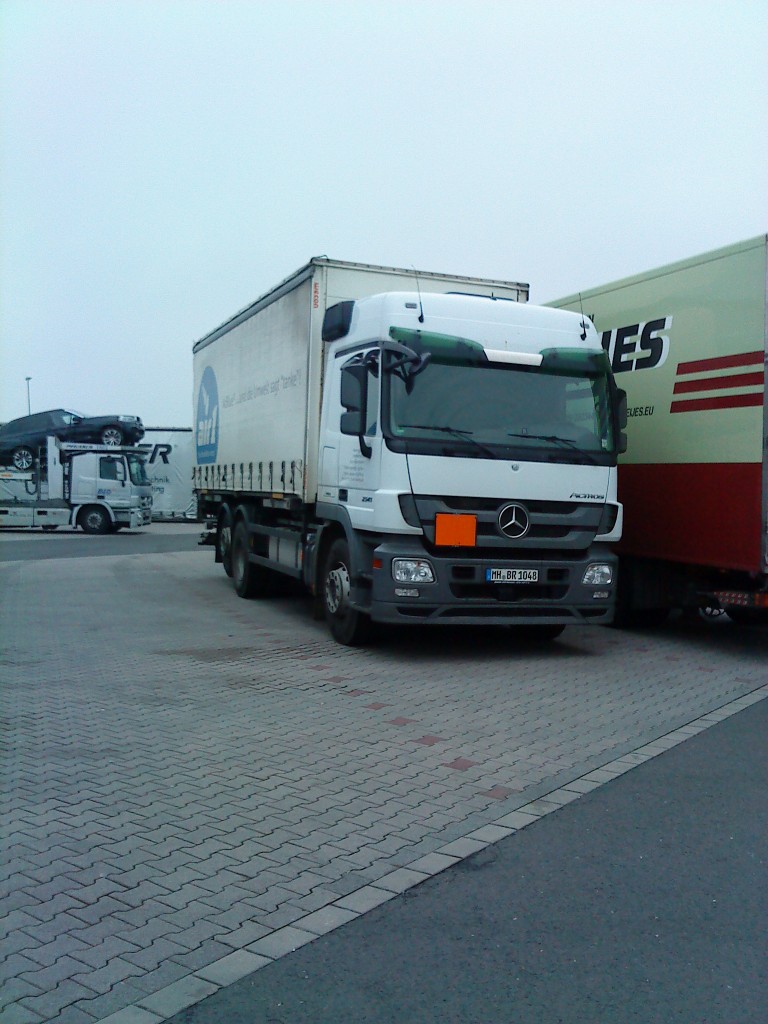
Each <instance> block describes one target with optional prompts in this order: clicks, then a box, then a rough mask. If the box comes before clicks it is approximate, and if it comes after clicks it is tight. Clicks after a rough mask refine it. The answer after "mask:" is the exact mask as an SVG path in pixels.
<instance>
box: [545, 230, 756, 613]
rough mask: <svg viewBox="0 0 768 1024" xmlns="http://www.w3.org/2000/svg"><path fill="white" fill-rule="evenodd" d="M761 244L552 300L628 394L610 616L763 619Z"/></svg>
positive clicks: (752, 243) (743, 245)
mask: <svg viewBox="0 0 768 1024" xmlns="http://www.w3.org/2000/svg"><path fill="white" fill-rule="evenodd" d="M767 243H768V236H765V235H760V236H759V237H757V238H753V239H750V240H748V241H746V242H742V243H739V244H737V245H731V246H728V247H726V248H723V249H718V250H716V251H714V252H709V253H706V254H704V255H702V256H698V257H695V258H693V259H689V260H684V261H681V262H678V263H673V264H670V265H668V266H665V267H660V268H658V269H656V270H651V271H649V272H647V273H644V274H640V275H637V276H635V277H630V278H626V279H624V280H621V281H616V282H614V283H613V284H608V285H605V286H604V287H601V288H594V289H591V290H588V291H584V292H582V293H580V294H577V295H571V296H568V297H567V298H565V299H561V300H559V301H557V302H553V303H550V305H553V306H557V307H558V308H565V309H573V310H578V311H580V312H581V311H582V310H583V312H584V313H585V314H586V315H587V316H589V317H590V318H591V320H592V322H593V323H594V324H595V327H596V328H597V330H598V332H599V333H600V335H601V339H602V344H603V348H604V349H605V350H606V351H607V352H608V353H609V355H610V359H611V364H612V367H613V372H614V374H615V375H616V383H617V384H618V385H619V387H621V388H623V389H624V390H625V391H626V393H627V412H628V424H627V439H628V446H627V451H626V453H625V454H624V455H623V456H622V457H621V458H620V460H619V471H618V472H619V476H618V485H619V500H620V501H621V502H622V503H623V505H624V531H623V536H622V540H621V544H620V546H619V555H620V563H619V564H620V570H619V602H618V614H617V618H618V619H623V620H625V621H638V620H639V621H654V620H661V619H663V618H664V617H665V616H666V614H667V613H668V611H669V610H671V609H673V608H681V607H691V606H698V607H702V608H715V609H719V608H724V609H725V610H726V611H727V612H728V613H729V615H731V617H732V618H735V619H739V620H748V621H768V474H767V472H766V451H767V434H768V420H767V418H766V397H765V395H766V388H765V380H766V352H767V351H768V346H767V344H766V323H767V322H768V312H767V304H766V273H767V265H766V245H767Z"/></svg>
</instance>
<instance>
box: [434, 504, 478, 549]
mask: <svg viewBox="0 0 768 1024" xmlns="http://www.w3.org/2000/svg"><path fill="white" fill-rule="evenodd" d="M476 541H477V516H450V515H446V514H445V513H444V512H438V513H437V515H436V516H435V544H439V545H440V546H441V547H449V548H473V547H474V546H475V543H476Z"/></svg>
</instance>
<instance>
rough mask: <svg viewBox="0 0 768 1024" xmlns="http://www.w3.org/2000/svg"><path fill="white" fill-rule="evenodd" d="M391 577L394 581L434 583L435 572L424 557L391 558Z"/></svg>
mask: <svg viewBox="0 0 768 1024" xmlns="http://www.w3.org/2000/svg"><path fill="white" fill-rule="evenodd" d="M392 579H393V580H394V581H395V583H434V582H435V574H434V572H433V571H432V566H431V565H430V563H429V562H428V561H427V560H426V559H425V558H393V559H392Z"/></svg>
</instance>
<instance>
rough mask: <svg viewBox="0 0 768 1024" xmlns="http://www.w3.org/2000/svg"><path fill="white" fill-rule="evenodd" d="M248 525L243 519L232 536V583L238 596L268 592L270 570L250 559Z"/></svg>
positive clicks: (251, 595)
mask: <svg viewBox="0 0 768 1024" xmlns="http://www.w3.org/2000/svg"><path fill="white" fill-rule="evenodd" d="M250 554H251V545H250V541H249V538H248V527H247V526H246V524H245V522H244V521H243V520H242V519H241V520H240V521H239V522H238V524H237V526H236V527H235V532H234V534H233V536H232V583H233V584H234V587H235V593H236V594H237V596H238V597H246V598H247V597H260V596H262V595H263V594H265V593H266V590H267V585H268V582H269V575H268V573H269V570H268V569H265V568H264V567H263V566H262V565H254V564H253V562H252V561H251V560H250Z"/></svg>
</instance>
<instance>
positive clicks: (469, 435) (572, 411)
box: [387, 352, 614, 461]
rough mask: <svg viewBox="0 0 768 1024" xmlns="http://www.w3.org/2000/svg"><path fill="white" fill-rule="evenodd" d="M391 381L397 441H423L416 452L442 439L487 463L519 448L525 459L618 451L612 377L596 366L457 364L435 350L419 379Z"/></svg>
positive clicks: (392, 422) (393, 377) (391, 415)
mask: <svg viewBox="0 0 768 1024" xmlns="http://www.w3.org/2000/svg"><path fill="white" fill-rule="evenodd" d="M554 362H555V363H556V361H554ZM387 376H388V382H389V399H390V400H389V403H388V405H389V432H390V436H391V437H392V438H393V439H394V440H397V439H403V441H408V442H416V445H417V447H416V448H414V447H413V444H411V443H409V444H408V449H409V450H413V451H416V450H417V448H419V447H424V450H425V451H426V450H429V448H430V447H431V449H432V450H434V449H435V444H436V443H437V442H440V444H442V446H445V447H449V448H453V447H456V445H460V446H461V447H462V448H471V449H474V450H475V451H476V452H477V451H479V450H482V451H483V452H485V457H486V458H488V457H490V458H494V457H498V458H505V457H507V456H508V455H509V449H510V448H514V449H518V450H522V451H521V452H520V454H521V456H522V457H525V454H526V453H529V454H530V456H531V457H534V458H535V457H536V456H535V455H534V453H533V449H539V454H540V456H541V455H542V454H543V455H544V457H545V458H550V457H553V456H554V455H555V453H559V455H562V456H566V453H571V457H573V455H575V454H576V453H582V454H583V455H584V456H585V457H586V458H587V459H588V460H589V461H592V458H593V457H594V456H596V455H599V454H603V455H608V454H609V453H611V452H612V451H613V448H614V442H613V433H612V418H611V414H610V408H611V405H610V392H609V385H608V374H607V372H595V370H594V368H592V367H590V368H589V369H588V370H586V372H585V369H581V370H579V368H578V366H577V365H575V364H570V365H564V366H561V367H558V366H557V365H553V362H552V361H551V362H550V364H549V365H546V363H545V365H543V366H540V367H538V366H530V367H529V366H520V365H518V364H509V363H493V362H488V361H487V360H484V361H482V362H480V361H478V360H476V359H474V358H469V359H459V360H454V359H450V358H448V359H446V358H444V357H443V356H442V355H441V354H438V353H437V352H433V354H432V358H431V360H430V361H429V363H428V365H427V366H426V367H425V368H424V369H423V370H422V371H421V372H420V373H419V374H418V375H417V376H412V377H410V378H409V377H407V376H404V375H398V374H395V373H391V374H388V375H387ZM430 441H432V442H434V444H432V445H429V444H426V446H424V445H422V444H420V442H424V443H427V442H430ZM462 442H464V444H462ZM502 448H503V449H506V451H503V450H501V449H502ZM462 454H463V453H462Z"/></svg>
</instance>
